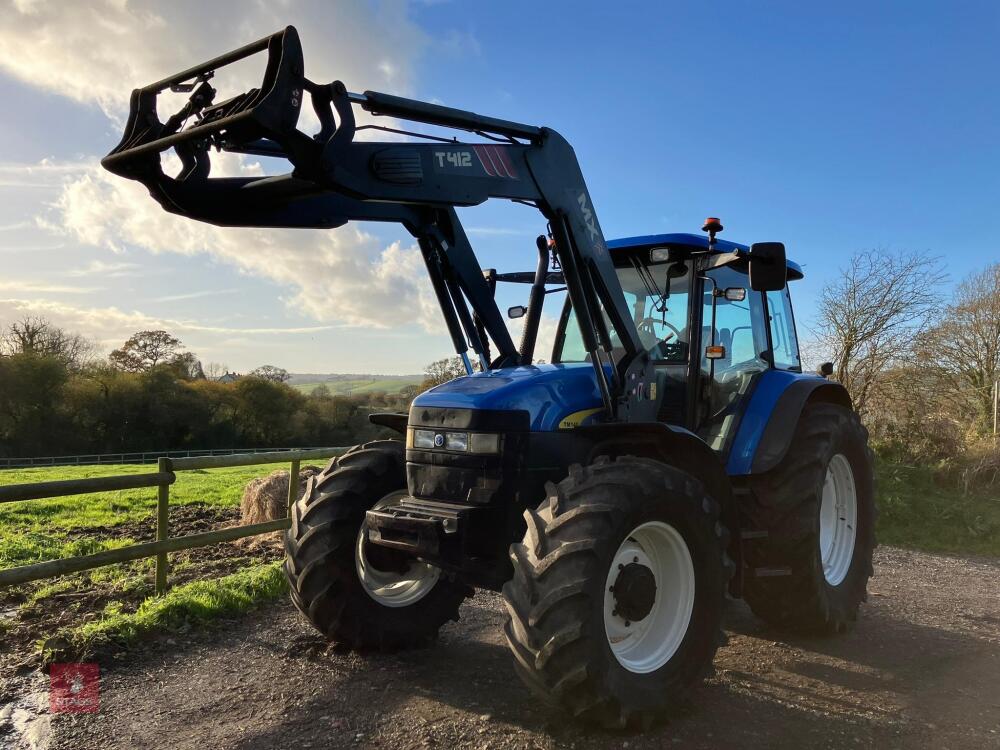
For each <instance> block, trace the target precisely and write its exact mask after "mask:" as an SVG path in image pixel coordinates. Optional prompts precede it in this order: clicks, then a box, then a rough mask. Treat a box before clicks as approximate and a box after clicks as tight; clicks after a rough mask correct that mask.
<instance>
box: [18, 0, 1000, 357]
mask: <svg viewBox="0 0 1000 750" xmlns="http://www.w3.org/2000/svg"><path fill="white" fill-rule="evenodd" d="M289 23H291V24H294V25H296V26H297V27H298V28H299V31H300V34H301V36H302V41H303V47H304V52H305V64H306V74H307V76H309V77H310V78H311V79H313V80H317V81H331V80H335V79H340V80H343V81H344V82H345V83H346V84H347V86H348V88H349V89H350V90H353V91H363V90H366V89H371V90H379V91H385V92H388V93H395V94H400V95H404V96H410V97H416V98H421V99H426V100H431V101H436V102H441V103H444V104H447V105H450V106H455V107H460V108H463V109H470V110H473V111H477V112H480V113H482V114H488V115H493V116H497V117H503V118H506V119H512V120H519V121H523V122H529V123H534V124H539V125H547V126H550V127H553V128H555V129H556V130H558V131H560V132H561V133H562V134H563V135H564V136H566V137H567V139H568V140H569V141H570V142H571V143H572V144H573V146H574V149H575V150H576V154H577V157H578V159H579V161H580V163H581V166H582V168H583V172H584V175H585V177H586V179H587V184H588V186H589V188H590V192H591V195H592V197H593V200H594V205H595V208H596V210H597V213H598V215H599V217H600V221H601V225H602V227H603V229H604V232H605V235H606V236H607V237H608V238H609V239H611V238H615V237H623V236H632V235H642V234H654V233H660V232H697V231H698V230H699V228H700V226H701V223H702V220H703V219H704V217H706V216H709V215H711V216H719V217H721V218H722V220H723V223H724V224H725V226H726V230H725V232H724V234H723V237H724V238H726V239H731V240H735V241H739V242H745V243H751V242H757V241H770V240H780V241H783V242H784V243H785V244H786V246H787V248H788V254H789V257H791V258H793V259H795V260H796V261H798V262H799V263H800V264H801V265H802V266H803V267H804V270H805V274H806V277H805V279H804V280H802V281H798V282H795V284H794V285H793V287H792V295H793V299H794V301H795V305H796V311H797V318H798V321H799V327H800V335H801V336H802V337H803V338H805V339H808V338H809V336H810V334H809V331H810V329H811V327H812V326H813V325H814V306H815V302H816V297H817V295H818V293H819V291H820V289H821V288H822V286H823V284H824V283H826V282H828V281H829V280H831V279H834V278H836V275H837V273H838V269H840V268H843V267H844V266H845V264H847V263H848V262H849V259H850V256H851V254H852V253H853V252H855V251H857V250H861V249H866V248H884V249H888V250H916V251H927V252H930V253H933V254H935V255H938V256H940V257H941V258H942V259H943V262H944V264H945V266H946V268H947V270H948V272H949V274H950V278H951V280H952V281H953V282H955V281H958V280H960V279H961V278H962V277H963V276H965V275H966V274H968V273H970V272H972V271H974V270H976V269H977V268H981V267H982V266H984V265H986V264H987V263H990V262H996V261H998V260H1000V242H998V241H997V240H996V239H994V237H995V230H994V228H993V226H992V222H991V221H990V219H991V218H993V217H994V216H995V215H996V208H997V204H998V199H1000V138H998V132H1000V131H998V124H997V123H1000V91H998V88H997V85H996V80H995V77H996V73H997V70H998V67H1000V65H998V64H1000V59H998V58H1000V52H998V51H997V46H996V42H995V40H996V38H997V35H998V32H1000V4H997V3H996V2H993V1H992V0H991V1H983V2H971V1H970V2H965V1H958V2H937V3H929V2H917V1H913V2H882V3H873V2H841V3H836V4H818V3H802V2H767V3H763V2H713V3H688V2H666V1H663V0H661V1H659V2H628V1H623V2H618V3H586V2H580V0H577V2H563V1H561V0H559V1H550V2H544V3H540V2H537V0H535V2H520V1H515V0H509V1H508V2H504V3H502V4H500V3H487V2H475V1H473V0H466V1H462V0H453V1H452V2H448V1H447V0H423V1H422V2H417V1H413V2H404V1H403V0H395V1H384V2H374V1H372V2H362V1H348V0H337V1H333V0H301V1H296V0H215V1H214V2H212V3H205V2H203V0H197V1H196V0H173V1H172V2H160V1H157V0H89V2H86V3H83V2H81V3H77V2H70V1H69V0H62V1H60V2H56V1H53V0H0V102H3V107H2V110H0V111H2V114H0V263H2V266H0V267H2V268H3V272H2V273H0V324H3V323H6V322H9V321H11V320H12V319H15V318H18V317H21V316H24V315H38V316H43V317H45V318H48V319H50V320H52V321H53V322H54V323H56V324H58V325H60V326H63V327H65V328H67V329H69V330H72V331H75V332H79V333H82V334H84V335H85V336H87V337H89V338H91V339H93V340H95V341H96V342H97V343H98V345H99V346H100V347H101V348H102V349H103V350H104V351H110V349H112V348H114V347H116V346H119V345H120V344H121V343H122V342H123V341H124V340H125V339H126V338H127V337H128V336H129V335H130V334H131V333H133V332H134V331H137V330H143V329H151V328H165V329H167V330H169V331H171V332H172V333H173V334H175V335H176V336H177V337H178V338H180V339H181V340H182V342H183V344H184V345H185V346H186V347H187V348H188V349H190V350H191V351H193V352H195V353H196V354H197V355H198V356H199V358H200V359H201V360H202V361H203V362H204V363H206V364H207V363H210V362H212V363H217V364H220V365H224V366H225V367H227V368H228V369H230V370H234V371H237V372H245V371H247V370H249V369H252V368H254V367H256V366H258V365H262V364H274V365H278V366H281V367H285V368H286V369H288V370H290V371H293V372H312V373H319V372H371V373H386V374H406V373H414V372H420V371H421V370H422V369H423V367H424V365H426V364H427V363H428V362H430V361H432V360H435V359H439V358H442V357H445V356H448V355H450V354H452V353H453V352H452V350H451V346H450V342H449V340H448V338H447V337H446V336H445V335H444V328H443V321H442V319H441V316H440V313H439V312H438V311H437V308H436V305H435V302H434V299H433V294H432V291H431V289H430V284H429V282H428V281H427V279H426V274H425V272H424V269H423V265H422V261H421V259H420V257H419V253H418V251H417V250H416V248H415V246H414V243H413V240H412V238H410V237H409V235H407V234H406V233H405V232H404V231H403V230H402V229H400V228H395V227H386V226H375V225H350V226H347V227H343V228H341V229H338V230H333V231H323V230H259V229H220V228H216V227H212V226H209V225H205V224H199V223H197V222H193V221H190V220H185V219H181V218H178V217H174V216H171V215H168V214H166V213H164V212H163V211H162V210H161V209H160V208H159V206H158V204H156V203H155V202H154V201H153V200H152V199H151V198H149V197H148V195H147V194H146V193H145V191H144V190H143V188H142V187H141V186H139V185H138V184H137V183H132V182H129V181H125V180H122V179H120V178H116V177H114V176H112V175H110V174H108V173H106V172H103V171H102V170H101V169H100V167H99V165H98V162H99V160H100V158H101V157H102V156H103V155H104V154H106V153H107V152H108V151H109V150H110V149H111V148H112V147H113V146H114V145H115V144H116V143H117V141H118V139H119V138H120V135H121V129H122V124H123V120H124V117H125V116H126V115H127V107H128V96H129V93H130V91H131V89H132V88H133V87H135V86H140V85H143V84H146V83H149V82H152V81H154V80H158V79H160V78H162V77H164V76H165V75H167V74H170V73H173V72H176V71H178V70H181V69H183V68H185V67H188V66H190V65H192V64H195V63H197V62H200V61H202V60H204V59H208V58H210V57H214V56H216V55H218V54H220V53H222V52H224V51H227V50H229V49H233V48H236V47H238V46H241V45H243V44H245V43H247V42H249V41H252V40H254V39H257V38H259V37H262V36H264V35H266V34H268V33H271V32H273V31H276V30H278V29H280V28H282V27H283V26H285V25H287V24H289ZM241 75H243V74H242V73H241ZM245 75H247V76H250V77H248V78H246V79H245V80H246V85H247V86H250V85H253V84H254V83H255V81H254V80H253V77H252V75H251V73H250V72H247V73H246V74H245ZM222 167H223V169H224V170H226V172H227V173H232V174H236V173H244V174H254V173H259V172H260V170H261V169H262V168H264V169H268V170H270V169H271V167H270V166H262V165H260V164H258V163H256V162H254V161H253V159H252V158H249V159H247V158H244V159H239V158H237V157H234V156H230V157H229V158H228V159H227V160H224V163H223V164H222ZM460 213H461V217H462V220H463V222H464V223H465V226H466V228H467V231H468V233H469V236H470V239H471V240H472V242H473V245H474V247H475V248H476V250H477V252H478V254H479V257H480V262H481V264H482V265H483V266H484V267H496V268H498V269H500V270H529V269H533V268H534V262H535V257H536V256H535V250H534V240H533V238H534V237H535V236H536V235H537V234H539V233H540V232H541V231H543V230H544V225H543V223H542V219H541V216H540V214H538V213H537V212H535V211H533V210H532V209H529V208H526V207H523V206H518V205H514V204H507V203H499V202H496V201H492V202H490V203H488V204H486V205H484V206H481V207H477V208H473V209H464V210H462V211H461V212H460ZM526 291H527V290H526V288H524V289H515V290H505V291H503V292H502V293H501V294H500V298H501V299H500V301H501V304H502V305H504V306H506V305H508V304H516V303H518V302H523V301H524V299H522V297H524V296H525V295H526ZM555 301H556V300H553V302H555ZM557 312H558V309H557V305H552V306H551V307H549V308H548V309H547V311H546V318H545V320H544V321H543V334H550V333H551V330H552V328H553V325H554V318H555V315H556V314H557ZM542 338H543V339H544V338H545V335H543V336H542Z"/></svg>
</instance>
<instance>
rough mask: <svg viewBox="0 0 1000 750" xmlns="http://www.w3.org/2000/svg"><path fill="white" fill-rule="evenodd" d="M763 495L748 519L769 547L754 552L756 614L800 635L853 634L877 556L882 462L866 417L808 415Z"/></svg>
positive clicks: (838, 410)
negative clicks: (877, 467)
mask: <svg viewBox="0 0 1000 750" xmlns="http://www.w3.org/2000/svg"><path fill="white" fill-rule="evenodd" d="M754 495H755V498H756V501H755V503H754V504H753V505H750V506H747V507H746V508H745V510H746V511H747V512H748V514H749V515H750V516H751V521H752V523H753V525H754V526H755V527H756V528H759V529H765V530H767V532H768V538H767V539H766V540H761V541H760V542H751V543H750V544H748V545H747V546H748V549H747V551H746V557H747V562H748V565H749V568H750V575H749V576H748V579H747V582H746V586H745V590H744V596H745V598H746V600H747V602H748V603H749V604H750V607H751V608H752V609H753V611H754V612H755V613H756V614H757V615H758V616H759V617H761V618H763V619H765V620H767V621H768V622H770V623H772V624H774V625H778V626H781V627H785V628H788V629H791V630H798V631H804V632H827V633H835V632H843V631H845V630H847V629H848V628H849V627H850V626H851V625H852V624H853V623H854V622H855V621H856V620H857V613H858V607H859V605H860V604H861V602H862V601H864V600H865V599H866V598H867V586H868V578H869V577H870V576H871V574H872V553H873V551H874V548H875V517H876V508H875V496H874V479H873V470H872V462H871V457H870V452H869V450H868V433H867V431H866V430H865V428H864V427H863V426H862V425H861V421H860V420H859V419H858V416H857V414H855V413H854V412H853V411H851V410H850V409H846V408H844V407H842V406H837V405H834V404H813V405H809V406H806V408H805V409H804V410H803V412H802V416H801V417H800V418H799V424H798V426H797V427H796V430H795V435H794V437H793V439H792V443H791V447H790V448H789V449H788V453H787V455H786V456H785V458H784V459H783V460H782V462H781V464H780V465H779V466H778V467H777V468H775V469H774V470H773V471H772V472H770V473H769V474H768V475H765V476H763V477H761V478H760V479H759V480H758V481H757V482H756V483H755V485H754ZM754 571H756V575H754Z"/></svg>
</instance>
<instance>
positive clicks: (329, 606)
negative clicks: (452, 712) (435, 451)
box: [285, 440, 472, 650]
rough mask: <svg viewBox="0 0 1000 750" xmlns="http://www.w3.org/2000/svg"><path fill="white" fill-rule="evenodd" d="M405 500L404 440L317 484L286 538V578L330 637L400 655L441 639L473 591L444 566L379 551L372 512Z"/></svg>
mask: <svg viewBox="0 0 1000 750" xmlns="http://www.w3.org/2000/svg"><path fill="white" fill-rule="evenodd" d="M405 493H406V471H405V453H404V448H403V445H402V443H399V442H397V441H394V440H381V441H376V442H372V443H366V444H365V445H361V446H357V447H355V448H352V449H351V450H350V451H348V452H347V453H346V454H344V455H343V456H341V457H340V458H335V459H333V461H331V462H330V464H329V466H327V468H326V469H324V470H323V472H322V473H321V474H319V475H317V476H315V477H313V478H311V479H310V480H309V484H308V485H307V488H306V492H305V494H304V495H303V496H302V498H300V499H299V501H298V502H297V503H295V505H294V506H293V507H292V525H291V528H290V529H289V530H288V532H286V534H285V553H286V557H285V575H286V577H287V578H288V584H289V587H290V589H291V597H292V602H293V603H294V604H295V606H296V607H297V608H298V609H299V610H300V611H301V612H302V613H303V614H304V615H305V616H306V617H307V618H308V619H309V621H310V622H311V623H312V624H313V625H315V626H316V628H317V629H318V630H319V631H320V632H321V633H323V634H324V635H325V636H326V637H327V638H329V639H330V640H334V641H338V642H340V643H343V644H345V645H347V646H350V647H352V648H356V649H378V650H393V649H398V648H405V647H410V646H417V645H423V644H425V643H427V642H429V641H431V640H433V639H434V638H435V637H436V636H437V632H438V629H439V628H440V627H441V626H442V625H443V624H444V623H446V622H448V621H449V620H457V619H458V607H459V605H460V604H461V603H462V601H463V600H464V599H465V598H466V597H467V596H469V595H471V594H472V589H471V588H469V587H468V586H463V585H460V584H456V583H453V582H450V581H448V580H447V579H446V578H445V576H444V575H443V574H442V573H441V572H440V571H439V569H437V568H435V567H433V566H431V565H427V564H425V563H420V562H418V561H416V560H414V559H413V558H410V557H407V556H406V555H405V554H403V553H400V552H396V551H394V550H389V549H385V548H382V547H376V546H374V545H371V544H370V543H368V542H367V541H364V540H363V539H362V537H361V536H360V532H361V527H362V524H363V523H364V520H365V513H366V511H368V510H369V509H371V508H372V507H374V506H376V505H377V504H388V503H391V502H393V501H395V500H398V498H399V497H400V496H401V495H404V494H405Z"/></svg>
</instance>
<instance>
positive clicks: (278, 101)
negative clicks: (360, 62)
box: [101, 26, 307, 176]
mask: <svg viewBox="0 0 1000 750" xmlns="http://www.w3.org/2000/svg"><path fill="white" fill-rule="evenodd" d="M265 51H266V52H267V67H266V69H265V72H264V79H263V82H262V83H261V85H260V87H259V88H253V89H250V90H249V91H247V92H245V93H243V94H239V95H237V96H235V97H233V98H231V99H228V100H227V101H224V102H219V103H214V98H215V93H216V92H215V89H213V88H212V86H211V85H210V84H209V81H210V80H211V79H212V78H213V77H214V76H215V73H216V71H218V70H219V69H220V68H222V67H225V66H226V65H231V64H232V63H235V62H238V61H239V60H243V59H245V58H247V57H250V56H252V55H255V54H258V53H260V52H265ZM306 85H307V82H306V81H305V78H304V76H303V67H302V46H301V45H300V43H299V37H298V33H297V32H296V31H295V29H294V28H292V27H291V26H289V27H288V28H286V29H285V30H284V31H279V32H278V33H276V34H272V35H270V36H268V37H265V38H263V39H260V40H258V41H256V42H253V43H252V44H248V45H246V46H245V47H241V48H240V49H237V50H234V51H232V52H229V53H227V54H225V55H221V56H220V57H216V58H215V59H213V60H209V61H207V62H205V63H202V64H201V65H196V66H195V67H193V68H188V69H187V70H185V71H182V72H180V73H177V74H176V75H173V76H170V77H168V78H164V79H163V80H161V81H157V82H156V83H152V84H149V85H148V86H144V87H143V88H140V89H135V90H134V91H133V92H132V99H131V103H130V111H129V118H128V122H127V124H126V127H125V135H124V136H123V138H122V140H121V142H120V143H119V144H118V146H116V147H115V149H114V150H113V151H112V152H111V153H110V154H108V155H107V156H106V157H105V158H104V160H103V161H102V162H101V164H102V165H103V166H104V167H105V168H106V169H108V170H109V171H111V172H114V173H116V174H120V175H123V176H131V175H132V174H133V173H135V172H136V171H142V170H143V169H148V168H149V166H150V165H151V164H155V163H157V162H158V155H159V154H160V153H161V152H163V151H166V150H167V149H169V148H177V150H178V155H179V156H180V157H181V160H182V161H184V162H185V167H186V168H188V169H190V168H192V167H193V166H194V162H193V157H191V155H190V153H189V149H185V148H184V146H185V144H192V143H195V142H199V141H203V142H207V143H209V144H210V145H215V146H217V147H220V148H221V147H223V146H225V145H230V144H241V145H247V144H252V143H254V142H256V141H259V140H264V141H265V142H266V141H270V140H276V139H277V140H280V139H282V138H283V137H284V136H285V135H286V134H287V133H289V132H290V131H292V130H294V128H295V125H296V123H297V122H298V117H299V110H300V108H301V106H302V95H303V89H304V88H305V86H306ZM167 89H170V90H171V91H173V92H175V93H188V92H190V93H191V96H190V98H189V99H188V101H187V103H186V104H185V105H184V106H183V107H182V108H181V109H180V110H179V111H178V112H176V113H174V114H173V115H171V116H170V117H169V118H168V119H167V120H166V122H161V121H160V118H159V114H158V112H157V106H156V105H157V98H158V96H159V95H160V94H161V93H162V92H163V91H165V90H167ZM192 118H193V120H194V122H193V123H192V124H188V121H189V120H191V119H192Z"/></svg>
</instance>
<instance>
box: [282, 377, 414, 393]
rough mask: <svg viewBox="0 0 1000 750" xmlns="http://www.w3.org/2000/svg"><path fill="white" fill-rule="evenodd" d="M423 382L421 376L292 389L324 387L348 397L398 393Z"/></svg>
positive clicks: (309, 390)
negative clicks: (374, 393) (380, 392)
mask: <svg viewBox="0 0 1000 750" xmlns="http://www.w3.org/2000/svg"><path fill="white" fill-rule="evenodd" d="M423 380H424V378H423V376H422V375H414V376H413V377H405V378H375V379H374V380H370V379H366V380H323V381H316V382H310V383H296V384H294V385H293V386H292V387H293V388H296V389H298V390H300V391H302V392H303V393H312V392H313V391H314V390H315V389H316V388H318V387H319V386H321V385H324V386H326V387H327V388H328V389H329V391H330V394H331V395H333V396H349V395H351V394H358V393H372V392H374V391H385V392H386V393H389V394H393V393H399V392H400V391H401V390H403V388H405V387H406V386H408V385H420V383H422V382H423Z"/></svg>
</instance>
